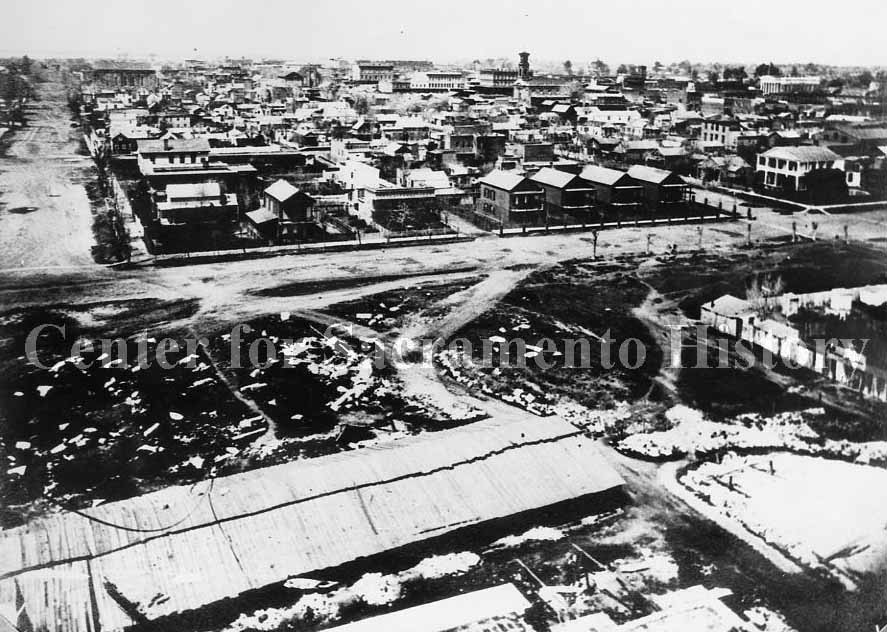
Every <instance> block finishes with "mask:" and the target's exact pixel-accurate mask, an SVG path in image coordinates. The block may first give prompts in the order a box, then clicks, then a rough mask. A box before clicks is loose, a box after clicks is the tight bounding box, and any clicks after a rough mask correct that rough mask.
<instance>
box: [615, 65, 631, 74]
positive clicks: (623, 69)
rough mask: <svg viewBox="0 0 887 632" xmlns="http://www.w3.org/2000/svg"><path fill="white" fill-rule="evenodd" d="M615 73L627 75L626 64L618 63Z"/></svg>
mask: <svg viewBox="0 0 887 632" xmlns="http://www.w3.org/2000/svg"><path fill="white" fill-rule="evenodd" d="M616 74H618V75H627V74H628V66H626V65H625V64H619V67H618V68H617V69H616Z"/></svg>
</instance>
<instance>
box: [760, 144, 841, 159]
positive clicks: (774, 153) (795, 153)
mask: <svg viewBox="0 0 887 632" xmlns="http://www.w3.org/2000/svg"><path fill="white" fill-rule="evenodd" d="M762 155H764V156H766V157H767V158H782V159H785V160H797V161H798V162H828V161H835V160H840V159H841V157H840V156H839V155H838V154H836V153H835V152H833V151H832V150H831V149H828V148H827V147H814V146H812V145H809V146H808V145H804V146H799V147H774V148H773V149H770V150H768V151H765V152H764V153H763V154H762Z"/></svg>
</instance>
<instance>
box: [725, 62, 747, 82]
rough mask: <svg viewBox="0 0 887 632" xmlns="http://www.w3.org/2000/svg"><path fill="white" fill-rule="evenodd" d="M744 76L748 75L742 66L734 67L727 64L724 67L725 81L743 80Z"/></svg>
mask: <svg viewBox="0 0 887 632" xmlns="http://www.w3.org/2000/svg"><path fill="white" fill-rule="evenodd" d="M746 77H748V73H747V72H745V68H743V67H742V66H736V67H735V68H731V67H730V66H727V67H726V68H724V80H725V81H743V80H744V79H745V78H746Z"/></svg>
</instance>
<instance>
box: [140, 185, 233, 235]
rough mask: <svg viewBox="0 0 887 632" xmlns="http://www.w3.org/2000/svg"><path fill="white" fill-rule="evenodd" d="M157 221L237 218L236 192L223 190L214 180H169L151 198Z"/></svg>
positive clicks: (217, 221) (176, 222)
mask: <svg viewBox="0 0 887 632" xmlns="http://www.w3.org/2000/svg"><path fill="white" fill-rule="evenodd" d="M155 209H156V219H157V221H158V222H160V224H161V225H165V226H175V225H182V224H198V223H213V224H230V223H232V222H234V221H235V220H236V218H237V212H238V205H237V196H235V195H233V194H229V193H224V192H223V191H222V187H221V185H220V184H219V183H218V182H205V183H201V184H170V185H168V186H167V187H166V190H165V191H162V192H159V193H157V198H156V199H155Z"/></svg>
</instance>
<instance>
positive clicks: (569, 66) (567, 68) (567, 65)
mask: <svg viewBox="0 0 887 632" xmlns="http://www.w3.org/2000/svg"><path fill="white" fill-rule="evenodd" d="M564 74H566V75H568V76H570V77H572V76H573V62H571V61H570V60H569V59H568V60H567V61H565V62H564Z"/></svg>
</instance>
